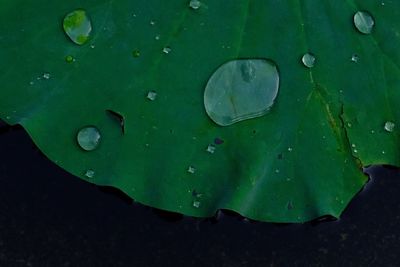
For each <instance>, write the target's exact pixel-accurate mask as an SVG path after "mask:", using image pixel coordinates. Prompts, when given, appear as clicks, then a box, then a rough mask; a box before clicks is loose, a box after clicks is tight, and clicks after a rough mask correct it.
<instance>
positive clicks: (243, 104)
mask: <svg viewBox="0 0 400 267" xmlns="http://www.w3.org/2000/svg"><path fill="white" fill-rule="evenodd" d="M278 90H279V72H278V69H277V67H276V65H275V64H274V63H273V62H272V61H269V60H265V59H240V60H233V61H229V62H227V63H225V64H223V65H222V66H221V67H219V68H218V69H217V70H216V71H215V72H214V73H213V75H212V76H211V78H210V79H209V81H208V83H207V86H206V89H205V92H204V107H205V109H206V112H207V114H208V116H209V117H210V118H211V119H212V120H213V121H214V122H215V123H216V124H218V125H221V126H228V125H231V124H234V123H237V122H239V121H243V120H247V119H252V118H256V117H260V116H263V115H265V114H266V113H267V112H268V111H269V110H270V108H271V107H272V105H273V104H274V101H275V98H276V97H277V95H278Z"/></svg>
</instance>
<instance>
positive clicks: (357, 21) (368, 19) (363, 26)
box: [354, 11, 375, 34]
mask: <svg viewBox="0 0 400 267" xmlns="http://www.w3.org/2000/svg"><path fill="white" fill-rule="evenodd" d="M354 26H355V27H356V28H357V30H358V31H359V32H361V33H363V34H371V32H372V30H373V28H374V26H375V20H374V18H373V17H372V15H371V14H370V13H368V12H366V11H358V12H357V13H356V14H354Z"/></svg>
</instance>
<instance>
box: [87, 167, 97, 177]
mask: <svg viewBox="0 0 400 267" xmlns="http://www.w3.org/2000/svg"><path fill="white" fill-rule="evenodd" d="M94 175H95V172H94V170H91V169H89V170H87V171H86V172H85V176H86V177H87V178H93V177H94Z"/></svg>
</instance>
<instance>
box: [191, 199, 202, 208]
mask: <svg viewBox="0 0 400 267" xmlns="http://www.w3.org/2000/svg"><path fill="white" fill-rule="evenodd" d="M200 205H201V203H200V201H198V200H195V201H193V207H195V208H196V209H198V208H200Z"/></svg>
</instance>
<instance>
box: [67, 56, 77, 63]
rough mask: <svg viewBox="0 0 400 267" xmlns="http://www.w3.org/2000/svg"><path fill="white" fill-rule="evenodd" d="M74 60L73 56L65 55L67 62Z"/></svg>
mask: <svg viewBox="0 0 400 267" xmlns="http://www.w3.org/2000/svg"><path fill="white" fill-rule="evenodd" d="M74 61H75V58H74V57H73V56H71V55H68V56H66V57H65V62H67V63H72V62H74Z"/></svg>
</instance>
